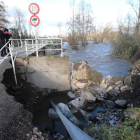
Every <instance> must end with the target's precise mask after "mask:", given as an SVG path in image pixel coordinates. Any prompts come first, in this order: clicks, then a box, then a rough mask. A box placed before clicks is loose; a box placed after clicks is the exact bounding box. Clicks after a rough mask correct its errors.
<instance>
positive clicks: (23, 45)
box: [10, 38, 63, 57]
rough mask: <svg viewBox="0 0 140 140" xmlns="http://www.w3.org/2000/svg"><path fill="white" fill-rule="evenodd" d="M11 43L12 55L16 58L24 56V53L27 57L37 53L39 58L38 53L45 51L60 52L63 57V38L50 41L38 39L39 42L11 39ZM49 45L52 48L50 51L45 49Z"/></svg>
mask: <svg viewBox="0 0 140 140" xmlns="http://www.w3.org/2000/svg"><path fill="white" fill-rule="evenodd" d="M10 41H11V46H12V53H13V55H14V56H16V55H18V54H21V56H22V54H23V53H24V55H25V54H26V56H28V55H30V54H31V53H33V52H36V56H37V57H38V52H40V51H45V50H52V51H60V52H61V56H63V47H62V39H61V38H50V39H48V38H38V39H37V42H36V41H35V39H10ZM48 45H50V46H52V47H51V48H49V49H48V48H47V47H45V46H48ZM56 46H57V48H56ZM58 46H60V47H58ZM44 47H45V48H44ZM42 48H43V49H42Z"/></svg>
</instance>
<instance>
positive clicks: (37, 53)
mask: <svg viewBox="0 0 140 140" xmlns="http://www.w3.org/2000/svg"><path fill="white" fill-rule="evenodd" d="M35 44H36V56H37V57H38V43H37V32H36V26H35Z"/></svg>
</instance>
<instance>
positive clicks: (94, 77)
mask: <svg viewBox="0 0 140 140" xmlns="http://www.w3.org/2000/svg"><path fill="white" fill-rule="evenodd" d="M102 79H103V75H102V74H101V73H99V72H97V71H96V70H93V71H91V72H90V73H89V80H91V81H92V83H93V84H94V85H100V83H101V81H102Z"/></svg>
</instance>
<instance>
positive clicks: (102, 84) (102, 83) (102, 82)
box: [100, 79, 108, 88]
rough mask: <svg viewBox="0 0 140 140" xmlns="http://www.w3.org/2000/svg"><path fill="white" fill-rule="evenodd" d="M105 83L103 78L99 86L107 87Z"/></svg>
mask: <svg viewBox="0 0 140 140" xmlns="http://www.w3.org/2000/svg"><path fill="white" fill-rule="evenodd" d="M107 86H108V85H107V84H106V82H105V80H104V79H103V80H102V81H101V84H100V87H101V88H107Z"/></svg>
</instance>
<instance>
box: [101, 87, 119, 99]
mask: <svg viewBox="0 0 140 140" xmlns="http://www.w3.org/2000/svg"><path fill="white" fill-rule="evenodd" d="M118 94H120V92H119V91H117V90H114V89H112V90H109V91H108V92H107V93H106V94H105V96H104V97H105V98H107V99H109V100H115V99H116V98H117V95H118Z"/></svg>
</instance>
